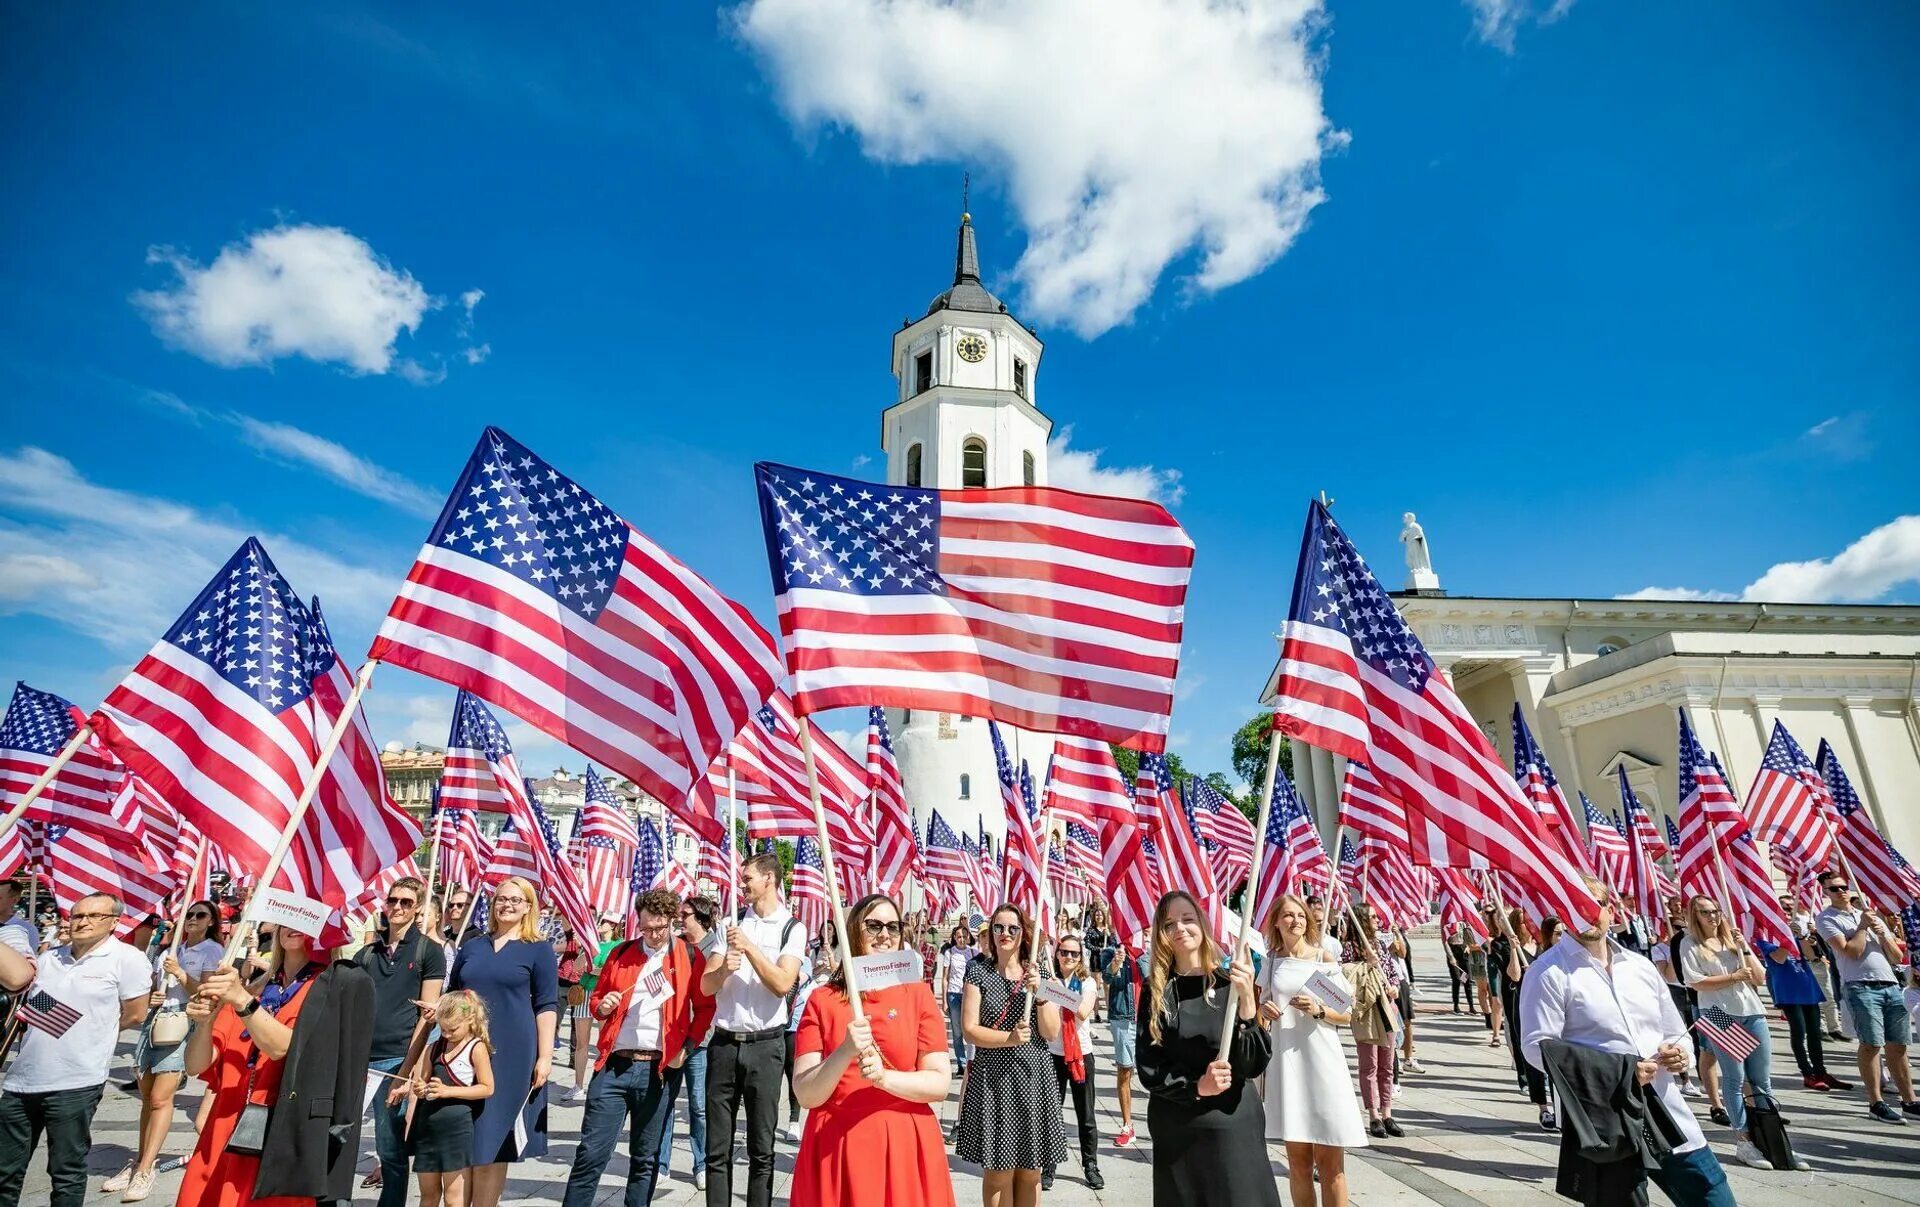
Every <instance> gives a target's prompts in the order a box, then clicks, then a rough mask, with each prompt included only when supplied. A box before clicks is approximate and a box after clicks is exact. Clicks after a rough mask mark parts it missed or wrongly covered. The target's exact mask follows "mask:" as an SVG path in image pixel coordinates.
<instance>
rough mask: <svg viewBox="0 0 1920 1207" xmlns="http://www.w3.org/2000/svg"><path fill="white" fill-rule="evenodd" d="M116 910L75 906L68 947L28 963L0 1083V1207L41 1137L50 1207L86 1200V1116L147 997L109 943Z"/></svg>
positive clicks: (137, 958) (92, 901)
mask: <svg viewBox="0 0 1920 1207" xmlns="http://www.w3.org/2000/svg"><path fill="white" fill-rule="evenodd" d="M121 911H122V906H121V904H120V900H119V898H117V897H111V896H108V895H106V894H105V893H97V894H95V895H93V896H90V897H82V898H80V900H78V901H76V902H74V903H73V913H71V914H70V915H68V917H67V926H68V933H69V935H70V936H71V941H70V942H69V943H68V944H66V945H65V946H63V947H56V948H54V949H53V950H52V951H49V952H46V953H44V954H43V955H42V956H41V957H40V959H39V960H38V961H37V962H36V968H35V975H34V978H33V984H32V985H31V986H30V987H29V988H28V990H27V992H26V996H25V997H23V998H22V999H21V1002H20V1009H21V1010H22V1011H23V1012H26V1013H25V1014H23V1018H25V1019H26V1026H24V1027H23V1028H22V1029H21V1030H22V1032H23V1038H22V1040H21V1042H20V1051H19V1053H18V1054H17V1055H16V1056H15V1057H14V1059H13V1064H12V1066H11V1067H9V1068H8V1069H7V1077H6V1081H5V1083H4V1084H0V1090H3V1091H4V1092H0V1207H16V1205H17V1204H18V1203H19V1202H20V1187H21V1184H22V1183H23V1182H25V1181H26V1176H27V1162H28V1160H29V1159H31V1157H32V1156H33V1149H34V1145H35V1143H36V1141H37V1140H38V1138H39V1135H40V1133H42V1132H44V1133H45V1134H46V1137H47V1175H48V1177H49V1178H51V1179H52V1181H53V1190H52V1194H51V1196H50V1197H49V1199H48V1200H47V1201H48V1203H49V1205H50V1207H80V1204H81V1202H82V1201H83V1200H84V1199H85V1198H86V1194H87V1153H88V1151H89V1150H90V1149H91V1148H92V1147H93V1135H92V1128H93V1112H94V1108H96V1107H98V1106H99V1105H100V1092H101V1090H102V1089H103V1088H105V1086H106V1082H107V1065H108V1063H109V1062H111V1061H112V1060H113V1049H114V1044H115V1042H116V1040H117V1039H118V1037H119V1035H120V1032H122V1031H125V1030H128V1029H129V1028H132V1027H135V1026H138V1025H139V1023H140V1020H141V1019H143V1018H145V1017H146V1014H147V994H149V993H150V992H152V990H153V971H152V969H151V967H149V965H148V964H147V961H146V957H145V956H143V955H141V954H140V953H139V952H137V951H135V950H134V949H133V948H131V947H129V946H127V945H126V944H125V943H122V942H120V940H118V939H116V938H114V937H113V929H114V927H115V926H116V925H117V924H118V923H119V921H120V914H121ZM7 954H8V955H13V954H14V953H13V952H11V951H9V952H7ZM36 1019H37V1020H40V1021H38V1022H36V1021H34V1020H36Z"/></svg>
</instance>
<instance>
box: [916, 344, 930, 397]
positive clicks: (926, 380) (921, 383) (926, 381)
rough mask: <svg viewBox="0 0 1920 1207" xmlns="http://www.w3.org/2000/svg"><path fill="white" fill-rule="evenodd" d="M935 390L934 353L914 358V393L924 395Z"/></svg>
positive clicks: (922, 354)
mask: <svg viewBox="0 0 1920 1207" xmlns="http://www.w3.org/2000/svg"><path fill="white" fill-rule="evenodd" d="M931 389H933V353H932V351H926V352H922V353H921V354H920V355H918V356H916V357H914V358H913V392H914V393H915V394H924V393H926V392H927V391H928V390H931Z"/></svg>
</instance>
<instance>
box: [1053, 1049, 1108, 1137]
mask: <svg viewBox="0 0 1920 1207" xmlns="http://www.w3.org/2000/svg"><path fill="white" fill-rule="evenodd" d="M1083 1059H1084V1060H1085V1061H1086V1066H1087V1075H1086V1076H1085V1077H1084V1078H1082V1079H1081V1080H1079V1081H1075V1080H1074V1079H1073V1075H1072V1074H1071V1073H1069V1072H1067V1058H1066V1057H1064V1056H1056V1057H1054V1058H1053V1075H1054V1076H1055V1077H1057V1078H1059V1080H1060V1098H1061V1101H1063V1102H1064V1101H1065V1100H1066V1098H1067V1096H1068V1094H1069V1093H1071V1094H1072V1096H1073V1114H1074V1117H1075V1118H1077V1119H1078V1120H1079V1121H1080V1163H1081V1164H1082V1165H1091V1164H1093V1163H1094V1162H1095V1161H1096V1160H1098V1159H1099V1156H1100V1116H1099V1113H1098V1112H1097V1110H1096V1109H1095V1106H1094V1099H1095V1097H1096V1095H1095V1093H1094V1088H1093V1053H1091V1052H1088V1053H1087V1054H1086V1056H1085V1057H1084V1058H1083Z"/></svg>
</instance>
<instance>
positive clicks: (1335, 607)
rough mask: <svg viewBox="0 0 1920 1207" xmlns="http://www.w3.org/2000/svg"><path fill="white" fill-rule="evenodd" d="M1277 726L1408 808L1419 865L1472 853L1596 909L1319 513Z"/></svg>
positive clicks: (1556, 902) (1300, 586)
mask: <svg viewBox="0 0 1920 1207" xmlns="http://www.w3.org/2000/svg"><path fill="white" fill-rule="evenodd" d="M1280 659H1281V660H1280V667H1279V672H1278V681H1277V684H1276V689H1275V696H1276V708H1277V711H1278V712H1279V714H1280V715H1279V717H1278V719H1277V721H1276V726H1277V728H1278V729H1280V730H1281V731H1282V732H1285V733H1288V734H1290V735H1291V736H1292V737H1294V738H1295V739H1297V740H1300V741H1304V742H1308V743H1311V744H1313V745H1315V746H1319V747H1321V748H1322V749H1325V750H1330V751H1332V752H1334V753H1335V754H1341V755H1345V756H1346V757H1347V758H1349V759H1353V760H1357V761H1360V762H1364V763H1366V764H1368V765H1369V766H1370V767H1372V769H1373V770H1374V772H1375V773H1376V774H1377V775H1378V776H1379V778H1380V781H1381V783H1382V785H1383V786H1384V787H1385V788H1386V789H1387V790H1388V791H1389V792H1390V793H1391V794H1392V795H1393V796H1395V797H1396V798H1398V799H1399V800H1401V801H1403V802H1404V803H1405V804H1406V805H1407V810H1408V821H1409V824H1410V825H1411V826H1413V827H1415V828H1417V830H1418V831H1419V834H1418V836H1417V839H1418V840H1417V841H1416V842H1415V843H1414V844H1413V846H1412V848H1411V850H1412V851H1413V853H1414V854H1415V855H1416V857H1417V856H1418V854H1419V853H1420V852H1422V851H1425V852H1426V853H1427V855H1428V857H1427V858H1425V859H1424V860H1422V862H1424V863H1427V864H1429V865H1441V866H1460V865H1467V864H1470V863H1472V862H1473V859H1474V857H1478V858H1479V859H1481V860H1483V861H1484V862H1485V863H1487V864H1488V865H1490V866H1492V867H1496V868H1504V869H1506V870H1509V871H1512V872H1514V873H1515V874H1517V875H1519V876H1520V877H1522V878H1523V879H1526V880H1528V881H1531V882H1534V883H1535V884H1536V885H1537V887H1538V889H1539V891H1540V893H1541V894H1542V896H1543V897H1544V899H1545V900H1546V902H1547V903H1548V904H1550V905H1551V906H1552V907H1553V911H1554V913H1556V914H1557V915H1559V916H1560V917H1562V918H1567V919H1569V920H1578V921H1582V922H1586V921H1591V920H1592V919H1593V918H1594V917H1595V916H1597V907H1596V905H1595V903H1594V901H1593V898H1592V896H1591V894H1589V893H1588V892H1587V890H1586V886H1585V885H1584V884H1583V883H1581V881H1580V879H1579V869H1578V868H1577V867H1576V866H1575V865H1574V864H1572V863H1571V862H1569V861H1568V859H1567V858H1566V856H1565V855H1563V854H1561V853H1560V851H1559V849H1558V847H1557V846H1554V845H1550V844H1549V843H1548V841H1547V840H1546V839H1545V838H1544V837H1543V836H1542V835H1541V834H1540V833H1539V831H1538V829H1537V828H1536V826H1535V825H1534V824H1533V822H1534V812H1533V807H1532V805H1530V804H1529V803H1528V801H1527V799H1526V797H1525V796H1523V795H1522V794H1521V792H1520V787H1519V785H1518V784H1516V783H1514V781H1513V776H1512V775H1511V774H1510V773H1509V772H1508V770H1507V768H1506V766H1505V765H1504V764H1503V763H1502V762H1501V761H1500V758H1499V755H1497V754H1496V753H1495V752H1494V749H1493V747H1492V745H1491V744H1490V743H1489V742H1488V741H1487V737H1486V734H1484V733H1482V732H1481V730H1480V727H1479V725H1478V723H1476V722H1475V721H1474V719H1473V717H1472V716H1471V714H1469V713H1468V712H1467V710H1466V706H1465V705H1463V704H1462V703H1461V702H1460V698H1459V696H1457V695H1456V694H1455V693H1454V690H1453V688H1452V686H1451V685H1449V684H1448V682H1447V681H1446V678H1445V677H1444V676H1442V675H1441V674H1440V673H1439V668H1438V667H1437V666H1436V665H1435V664H1434V662H1433V659H1432V658H1430V657H1428V655H1427V651H1426V649H1425V647H1424V646H1422V645H1421V644H1420V639H1419V638H1418V637H1416V636H1414V633H1413V630H1412V629H1410V628H1408V627H1407V623H1406V621H1405V620H1403V619H1402V618H1401V616H1400V613H1399V612H1398V611H1397V610H1396V609H1395V608H1394V606H1393V601H1392V600H1391V599H1390V598H1388V596H1387V593H1386V592H1385V591H1383V590H1381V588H1380V584H1379V582H1378V581H1377V580H1376V579H1375V578H1374V575H1373V572H1372V571H1371V570H1369V569H1368V568H1367V565H1366V563H1365V562H1364V561H1362V560H1361V558H1360V555H1359V553H1358V552H1357V551H1356V550H1355V549H1354V547H1353V545H1352V544H1351V542H1349V541H1348V540H1347V537H1346V534H1345V533H1343V532H1341V531H1340V526H1339V525H1338V524H1336V523H1335V522H1334V520H1333V516H1332V515H1331V514H1330V513H1329V512H1328V511H1327V509H1326V507H1325V506H1324V505H1322V504H1321V503H1319V502H1318V501H1316V502H1314V503H1313V504H1312V505H1311V507H1310V509H1309V511H1308V515H1307V525H1306V533H1305V536H1304V538H1303V539H1302V542H1301V549H1300V563H1299V570H1298V574H1297V576H1296V578H1295V581H1294V593H1293V606H1292V608H1291V610H1290V613H1289V616H1288V620H1287V623H1286V626H1285V629H1284V632H1283V641H1282V649H1281V655H1280Z"/></svg>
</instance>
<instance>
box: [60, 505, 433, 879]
mask: <svg viewBox="0 0 1920 1207" xmlns="http://www.w3.org/2000/svg"><path fill="white" fill-rule="evenodd" d="M318 602H319V601H317V600H316V601H315V602H314V606H313V607H308V606H307V605H305V604H303V603H302V602H301V601H300V597H299V596H297V595H295V594H294V592H293V588H292V587H290V586H288V585H287V581H286V579H284V578H282V577H281V575H280V572H279V570H277V569H275V568H274V565H273V561H272V559H270V558H269V557H268V556H267V551H266V550H265V549H264V548H262V547H261V545H260V542H259V541H257V540H254V539H252V538H249V539H248V540H247V542H246V543H245V544H243V545H241V546H240V548H239V550H238V551H236V552H235V553H234V555H233V557H232V558H230V559H229V560H228V561H227V563H226V565H224V566H223V567H221V569H220V571H219V573H217V574H215V575H214V577H213V581H212V582H210V583H208V584H207V586H206V588H205V589H204V590H203V591H201V593H200V595H199V597H198V598H196V599H195V600H194V601H193V603H192V604H191V605H190V606H189V607H188V608H187V610H186V611H185V612H184V613H182V614H181V616H180V619H179V620H177V621H175V622H174V625H173V627H172V628H170V629H168V630H167V632H166V634H165V635H164V636H163V637H161V639H160V641H159V642H158V643H157V644H156V645H155V646H154V647H153V648H152V649H151V650H150V651H148V653H147V655H146V657H144V658H142V659H141V660H140V662H139V664H138V665H137V666H135V667H134V668H133V670H132V671H131V672H129V673H128V675H127V677H126V678H125V679H123V680H121V682H120V684H119V686H117V687H115V688H114V689H113V691H112V692H111V693H110V694H109V695H108V696H107V699H106V702H105V703H104V704H102V705H101V706H100V709H99V711H97V712H96V713H95V714H94V716H93V720H92V724H93V727H94V729H95V731H96V732H98V733H99V734H100V735H101V737H102V738H103V739H104V740H105V741H106V743H107V745H108V746H109V747H111V748H112V750H113V752H114V753H115V754H117V755H118V756H119V757H120V759H121V761H123V762H124V763H126V764H127V766H128V768H129V769H130V770H131V771H132V772H133V773H134V774H135V775H137V776H139V777H140V778H141V779H143V780H145V781H146V782H147V783H148V784H149V785H151V786H152V788H153V789H154V790H155V791H156V792H157V793H158V794H159V795H160V797H161V798H162V799H164V800H165V801H166V802H167V803H169V804H170V805H172V806H173V807H174V808H175V809H177V810H179V812H180V814H181V815H182V816H183V817H185V818H186V820H187V821H188V822H189V823H190V824H191V825H192V826H193V827H194V828H195V829H196V830H198V831H200V832H201V833H203V834H205V835H206V836H207V837H208V838H209V839H211V840H212V841H213V844H214V845H215V846H217V847H219V848H220V849H221V850H222V851H224V852H226V854H227V855H229V856H230V857H231V858H233V859H234V860H235V861H237V862H238V863H239V864H240V865H241V866H242V867H246V868H251V869H255V870H258V869H264V868H265V867H266V866H267V862H268V860H269V857H270V856H271V854H272V852H273V851H274V849H275V848H276V847H277V846H278V843H279V838H280V833H281V831H282V830H284V829H285V828H286V826H287V823H288V821H289V820H290V819H291V818H292V816H293V806H294V802H295V800H296V799H297V798H298V797H299V795H300V793H301V789H302V787H303V785H304V784H305V783H306V782H307V781H308V780H309V779H311V778H312V777H313V775H314V774H315V773H316V770H317V771H318V773H319V775H320V783H319V787H318V790H317V791H316V793H315V795H314V797H313V800H312V805H311V807H310V808H309V809H308V810H307V812H306V815H305V817H304V818H303V820H302V822H301V824H300V827H299V829H298V830H297V831H296V834H295V839H294V844H293V847H292V849H291V850H290V851H289V852H288V855H287V859H286V862H285V863H283V864H282V865H281V868H280V874H279V876H278V878H277V880H276V881H275V883H276V885H277V886H279V887H284V888H287V889H291V890H292V891H294V892H296V893H300V894H302V895H304V896H306V897H310V898H314V899H317V900H320V901H323V902H325V903H326V904H328V905H331V906H333V907H334V908H336V909H338V908H340V907H342V906H344V905H346V903H347V902H349V901H351V900H353V899H354V898H355V897H357V896H359V895H360V892H361V890H362V889H363V888H364V887H365V885H366V882H367V881H368V880H369V879H371V878H372V877H373V876H375V875H377V874H378V873H379V872H380V871H381V870H382V869H383V868H389V867H392V866H393V865H394V864H395V863H397V862H399V860H400V857H401V856H403V855H406V854H408V853H410V852H412V851H413V850H414V849H415V848H416V847H418V846H419V845H420V827H419V826H418V825H417V824H416V823H415V822H414V820H413V818H412V817H410V816H409V815H408V814H407V813H406V812H405V811H404V810H402V809H401V808H400V807H399V806H398V805H396V804H394V802H393V798H392V797H391V796H390V795H389V794H388V792H387V787H386V777H385V774H384V773H383V772H382V770H381V768H380V754H379V747H378V746H377V745H376V744H375V743H374V741H373V734H372V731H371V730H369V729H368V727H367V723H366V716H365V713H364V712H362V711H360V709H359V708H358V706H357V705H356V708H355V711H354V714H353V716H352V718H351V720H350V721H349V724H348V726H347V729H346V731H345V734H344V736H343V738H342V740H341V742H340V745H339V747H338V749H337V750H336V751H335V752H334V755H333V757H332V759H331V760H330V761H329V762H328V763H327V765H326V766H325V767H324V768H316V767H315V760H316V759H317V758H318V755H319V748H320V745H321V744H322V743H323V742H324V741H325V740H326V737H327V735H328V733H329V732H330V731H331V730H332V729H333V728H334V725H335V722H336V721H337V720H338V719H339V718H340V716H341V712H342V709H343V708H344V707H345V706H346V700H347V697H348V696H349V695H350V694H351V693H352V689H353V681H352V678H351V676H349V674H348V673H347V669H346V665H345V664H344V663H343V662H341V661H340V656H339V654H337V653H336V652H335V651H334V646H333V641H332V638H331V637H330V636H329V635H328V633H327V627H326V622H325V620H324V619H323V618H322V617H321V614H320V612H319V610H318Z"/></svg>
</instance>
